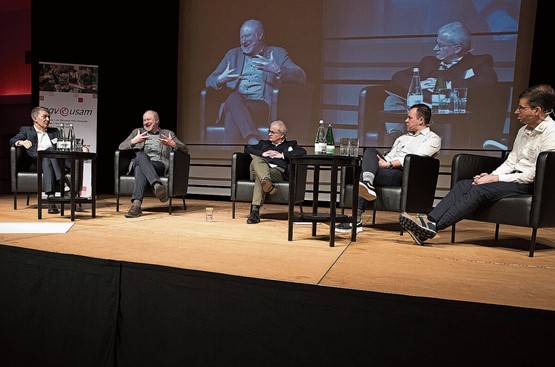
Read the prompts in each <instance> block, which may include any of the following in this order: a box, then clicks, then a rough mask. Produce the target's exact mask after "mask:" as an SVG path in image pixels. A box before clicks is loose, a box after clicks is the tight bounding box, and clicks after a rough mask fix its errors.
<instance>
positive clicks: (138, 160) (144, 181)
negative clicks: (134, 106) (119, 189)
mask: <svg viewBox="0 0 555 367" xmlns="http://www.w3.org/2000/svg"><path fill="white" fill-rule="evenodd" d="M118 149H119V150H134V151H135V158H133V161H132V162H131V165H130V167H129V172H128V173H130V172H131V170H132V171H133V174H134V176H135V182H134V184H133V194H132V195H131V208H129V211H128V212H127V213H126V214H125V217H126V218H136V217H139V216H141V215H142V214H143V212H142V209H141V204H142V202H143V197H144V191H145V188H146V187H147V185H150V186H151V187H152V191H153V192H154V195H156V197H157V198H158V199H160V201H161V202H166V201H168V195H167V192H166V188H165V187H164V185H162V182H161V181H160V176H165V175H167V174H168V166H169V159H170V152H171V151H172V150H181V151H182V152H185V153H187V152H188V148H187V145H185V143H183V142H182V141H181V140H179V139H178V138H177V136H176V135H175V133H174V132H173V131H171V130H167V129H160V117H159V116H158V112H156V111H152V110H149V111H146V112H145V113H144V114H143V128H137V129H134V130H133V131H132V132H131V134H129V136H128V137H127V139H125V140H124V141H123V142H121V143H120V145H119V148H118Z"/></svg>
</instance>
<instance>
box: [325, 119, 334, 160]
mask: <svg viewBox="0 0 555 367" xmlns="http://www.w3.org/2000/svg"><path fill="white" fill-rule="evenodd" d="M326 154H327V155H334V154H335V139H334V138H333V129H332V127H331V124H329V125H328V130H327V131H326Z"/></svg>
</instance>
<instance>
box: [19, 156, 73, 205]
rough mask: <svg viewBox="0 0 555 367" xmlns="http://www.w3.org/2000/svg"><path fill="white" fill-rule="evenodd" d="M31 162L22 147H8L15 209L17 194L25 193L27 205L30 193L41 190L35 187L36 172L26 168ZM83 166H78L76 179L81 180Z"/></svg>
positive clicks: (68, 178) (67, 179)
mask: <svg viewBox="0 0 555 367" xmlns="http://www.w3.org/2000/svg"><path fill="white" fill-rule="evenodd" d="M31 163H32V158H31V157H29V156H28V155H27V153H26V152H25V148H24V147H10V181H11V187H12V192H13V209H14V210H17V194H18V193H25V194H27V206H29V200H30V197H31V193H34V194H36V193H38V192H40V191H42V190H38V189H37V172H32V171H29V170H28V167H29V165H30V164H31ZM82 172H83V167H82V166H81V167H79V172H78V173H77V177H76V180H77V181H78V182H82V180H83V173H82ZM70 177H71V176H70V175H69V173H66V181H67V182H69V180H70Z"/></svg>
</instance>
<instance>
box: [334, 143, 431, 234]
mask: <svg viewBox="0 0 555 367" xmlns="http://www.w3.org/2000/svg"><path fill="white" fill-rule="evenodd" d="M438 176H439V160H438V159H437V158H434V157H424V156H419V155H415V154H408V155H406V156H405V161H404V168H403V182H402V185H401V186H376V187H375V189H376V196H377V198H376V200H375V201H373V202H371V204H370V205H372V211H373V213H372V225H374V224H376V211H378V210H383V211H390V212H399V213H402V212H419V213H427V212H429V211H431V210H432V208H433V205H434V199H435V192H436V187H437V178H438ZM358 182H359V178H358V177H357V178H356V179H354V177H353V174H352V170H342V171H341V185H340V191H339V192H340V203H339V205H340V206H341V208H342V210H344V208H350V207H351V203H352V197H353V184H356V185H358ZM402 233H403V231H402V230H401V234H402Z"/></svg>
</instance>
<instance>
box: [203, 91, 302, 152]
mask: <svg viewBox="0 0 555 367" xmlns="http://www.w3.org/2000/svg"><path fill="white" fill-rule="evenodd" d="M228 95H229V91H228V90H226V89H221V90H215V89H212V88H206V87H205V88H202V89H201V91H200V106H199V121H200V135H201V136H200V141H201V142H204V143H222V142H223V140H224V133H225V127H224V122H223V121H219V122H218V116H219V113H220V109H221V108H222V103H223V102H224V101H225V99H226V98H227V96H228ZM311 103H312V85H311V84H310V83H306V84H283V85H281V86H280V87H279V88H275V89H274V90H273V93H272V106H271V108H270V111H269V114H268V116H258V117H255V119H259V120H260V122H259V127H258V133H259V134H260V136H262V137H264V136H267V135H268V123H269V122H272V121H275V120H278V119H281V120H283V121H285V123H286V124H287V126H288V129H289V136H296V137H299V138H302V137H304V136H306V135H307V134H308V130H307V129H308V126H309V124H308V121H309V119H310V110H311Z"/></svg>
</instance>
